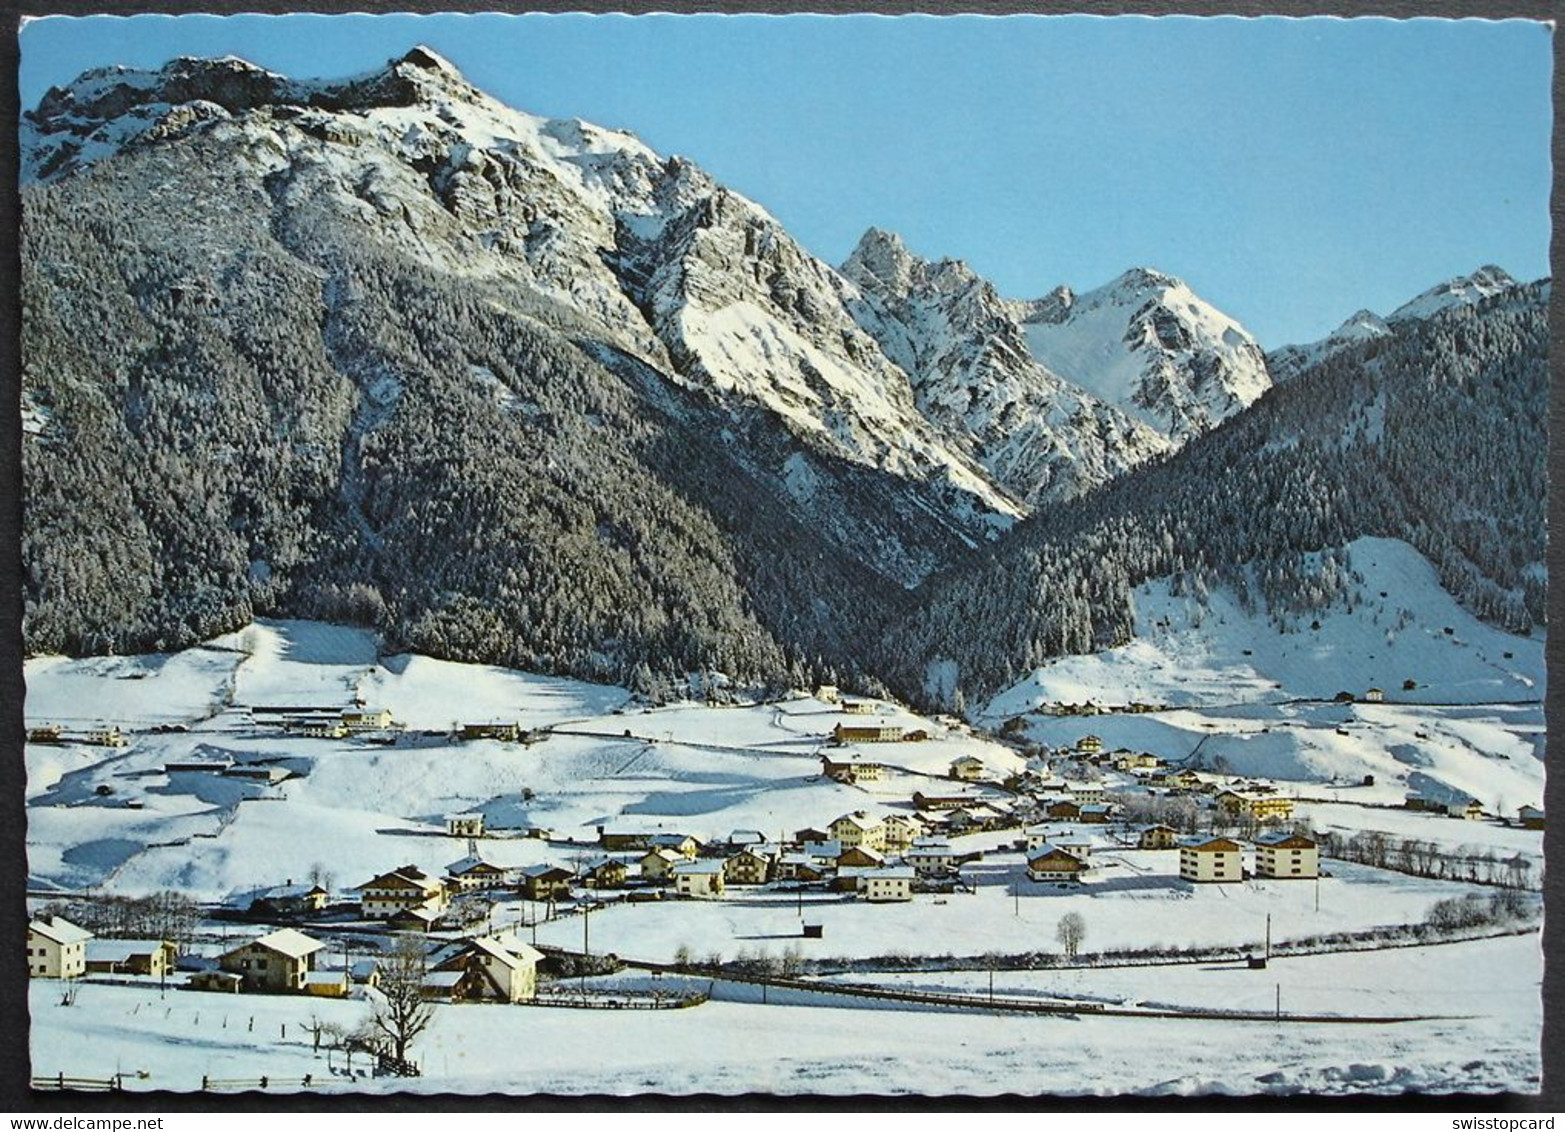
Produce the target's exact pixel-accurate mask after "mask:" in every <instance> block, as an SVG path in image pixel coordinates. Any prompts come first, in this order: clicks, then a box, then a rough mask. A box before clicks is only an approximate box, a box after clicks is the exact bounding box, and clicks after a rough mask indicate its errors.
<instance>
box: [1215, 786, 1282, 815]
mask: <svg viewBox="0 0 1565 1132" xmlns="http://www.w3.org/2000/svg"><path fill="white" fill-rule="evenodd" d="M1217 806H1218V808H1219V809H1221V810H1223V811H1225V812H1227V813H1230V814H1234V815H1236V816H1238V817H1246V818H1253V819H1254V820H1256V821H1284V820H1286V819H1288V818H1291V817H1292V816H1293V799H1292V798H1284V797H1282V796H1281V795H1277V794H1266V793H1262V792H1261V791H1258V790H1223V791H1221V792H1219V793H1218V795H1217Z"/></svg>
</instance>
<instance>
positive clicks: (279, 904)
mask: <svg viewBox="0 0 1565 1132" xmlns="http://www.w3.org/2000/svg"><path fill="white" fill-rule="evenodd" d="M327 895H328V894H327V892H326V890H325V889H324V888H322V887H321V886H320V885H318V884H294V882H293V880H292V879H291V878H290V879H289V881H288V883H287V884H279V885H274V886H273V887H271V888H263V889H261V891H259V892H257V893H256V894H255V895H254V896H253V897H251V898H250V912H251V914H252V915H257V916H307V915H309V914H311V913H312V912H319V911H321V909H323V908H325V907H326V899H327Z"/></svg>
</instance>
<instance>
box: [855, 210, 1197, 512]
mask: <svg viewBox="0 0 1565 1132" xmlns="http://www.w3.org/2000/svg"><path fill="white" fill-rule="evenodd" d="M842 273H843V275H845V276H846V277H847V278H848V279H849V280H851V281H852V283H853V284H854V285H855V286H856V287H857V288H858V291H857V293H856V294H855V293H853V292H851V291H849V292H847V293H846V296H845V301H846V304H847V306H848V309H849V310H850V311H851V312H852V313H853V316H854V318H855V319H857V320H858V323H859V325H860V326H862V327H863V328H864V329H865V330H866V331H867V332H868V333H869V334H870V335H871V337H873V338H874V339H875V341H876V342H877V343H879V345H880V348H881V349H882V350H883V351H884V352H885V354H886V356H887V357H889V358H890V359H891V360H892V361H893V362H895V363H896V364H897V365H898V366H900V367H901V368H902V370H903V371H904V372H906V373H907V375H908V376H909V378H910V379H911V380H912V384H913V391H914V395H915V397H916V399H917V404H918V408H919V409H920V411H921V412H922V413H923V414H924V416H925V417H927V418H928V419H929V420H931V421H933V422H934V423H935V424H936V426H937V427H939V428H940V429H941V431H942V433H943V434H944V435H946V436H949V437H953V438H956V439H957V440H958V442H960V443H962V444H963V447H964V450H965V451H967V452H968V453H970V454H971V455H972V456H973V457H974V458H975V459H976V460H977V461H978V462H979V463H980V464H982V465H983V467H984V468H986V469H987V470H988V471H989V472H990V473H991V474H992V475H993V476H994V477H995V479H996V480H997V481H998V482H999V483H1001V484H1002V485H1004V486H1005V487H1006V488H1007V489H1008V490H1010V491H1012V492H1014V493H1015V494H1016V495H1018V496H1020V497H1021V498H1022V499H1024V500H1026V501H1027V502H1028V503H1029V504H1032V505H1037V504H1039V503H1043V502H1047V501H1050V500H1057V499H1061V498H1067V497H1069V496H1073V495H1078V494H1080V493H1081V492H1083V491H1085V490H1088V489H1090V488H1093V487H1096V486H1098V485H1100V484H1102V483H1105V482H1107V481H1108V480H1110V479H1112V478H1113V477H1115V476H1117V475H1119V474H1120V473H1122V472H1124V471H1126V470H1127V469H1129V468H1131V467H1133V466H1134V465H1136V464H1138V463H1140V462H1141V461H1143V460H1145V459H1147V458H1148V457H1149V456H1152V455H1156V454H1159V453H1163V452H1167V451H1168V450H1169V449H1170V448H1171V445H1170V443H1169V442H1168V440H1167V439H1166V438H1165V437H1163V436H1161V435H1160V434H1158V433H1156V432H1154V431H1153V430H1152V429H1150V428H1148V427H1147V426H1146V425H1144V424H1142V423H1141V422H1140V421H1136V420H1133V419H1131V418H1130V417H1127V416H1126V415H1125V414H1124V413H1122V412H1120V411H1119V410H1117V409H1115V408H1113V407H1111V406H1109V405H1105V404H1103V403H1102V402H1101V401H1099V400H1098V399H1097V398H1095V397H1093V396H1091V395H1090V394H1088V393H1086V392H1085V391H1084V390H1082V389H1080V388H1079V387H1077V386H1073V385H1071V384H1070V383H1068V382H1066V381H1063V380H1062V379H1061V378H1060V377H1059V376H1058V375H1056V374H1054V373H1051V372H1050V371H1049V370H1048V369H1046V368H1045V367H1044V366H1042V365H1040V364H1039V363H1038V362H1037V361H1035V360H1034V359H1033V357H1032V355H1031V354H1030V352H1029V351H1028V348H1027V342H1026V338H1025V336H1024V335H1023V332H1022V328H1021V326H1020V325H1019V324H1018V323H1017V322H1016V319H1015V318H1014V317H1013V314H1012V308H1011V305H1010V304H1008V303H1006V302H1005V301H1004V300H1003V299H1002V298H1001V297H1000V295H999V294H998V293H997V292H996V291H995V289H994V287H993V285H991V284H990V283H989V282H988V281H987V280H985V279H982V278H981V277H979V276H978V275H977V274H975V273H974V272H973V271H972V269H971V268H969V267H968V266H967V265H966V264H965V263H962V262H961V261H959V260H953V259H942V260H939V261H938V262H933V263H932V262H929V261H927V260H924V259H921V258H919V257H917V256H915V255H913V254H912V253H911V252H909V251H908V249H907V247H906V245H904V244H903V242H902V240H901V239H900V238H899V237H898V236H896V235H893V234H891V233H888V232H884V231H881V230H879V229H875V228H872V229H870V230H869V231H868V232H866V233H865V234H864V236H863V238H862V239H861V240H860V241H859V244H858V246H857V247H856V248H855V249H854V251H853V254H852V255H850V256H849V257H848V259H847V261H846V262H845V263H844V264H843V267H842Z"/></svg>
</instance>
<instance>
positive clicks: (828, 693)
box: [815, 684, 842, 704]
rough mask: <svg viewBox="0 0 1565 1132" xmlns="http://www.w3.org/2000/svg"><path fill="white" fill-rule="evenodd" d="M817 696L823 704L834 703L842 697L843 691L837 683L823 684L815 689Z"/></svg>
mask: <svg viewBox="0 0 1565 1132" xmlns="http://www.w3.org/2000/svg"><path fill="white" fill-rule="evenodd" d="M815 698H816V699H817V700H819V701H820V702H821V703H823V704H834V703H837V702H838V701H839V700H841V699H842V691H841V689H839V688H838V687H837V685H835V684H822V685H821V686H820V687H818V688H816V689H815Z"/></svg>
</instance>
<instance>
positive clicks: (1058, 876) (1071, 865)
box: [1027, 844, 1087, 881]
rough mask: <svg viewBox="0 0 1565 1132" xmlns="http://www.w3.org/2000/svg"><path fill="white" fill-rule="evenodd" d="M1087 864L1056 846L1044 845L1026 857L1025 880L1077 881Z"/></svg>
mask: <svg viewBox="0 0 1565 1132" xmlns="http://www.w3.org/2000/svg"><path fill="white" fill-rule="evenodd" d="M1086 868H1087V862H1085V861H1083V860H1082V859H1081V858H1080V857H1077V856H1076V855H1075V854H1074V853H1067V852H1066V851H1065V850H1064V849H1062V848H1061V847H1060V846H1058V845H1048V844H1045V845H1043V846H1040V847H1039V848H1038V849H1035V850H1033V851H1032V852H1031V853H1029V854H1028V855H1027V879H1028V880H1036V881H1079V880H1081V874H1082V873H1083V872H1084V871H1086Z"/></svg>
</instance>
